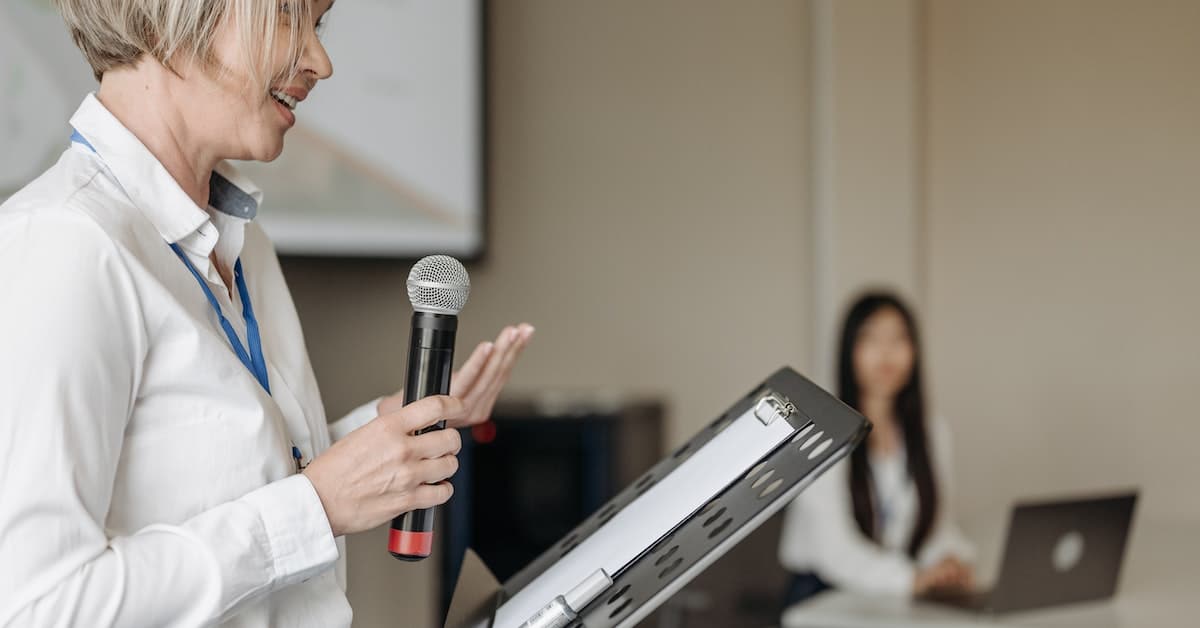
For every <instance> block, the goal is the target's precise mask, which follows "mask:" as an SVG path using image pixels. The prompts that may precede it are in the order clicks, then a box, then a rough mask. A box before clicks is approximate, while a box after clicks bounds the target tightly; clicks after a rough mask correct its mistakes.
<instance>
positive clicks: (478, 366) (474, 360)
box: [450, 342, 496, 399]
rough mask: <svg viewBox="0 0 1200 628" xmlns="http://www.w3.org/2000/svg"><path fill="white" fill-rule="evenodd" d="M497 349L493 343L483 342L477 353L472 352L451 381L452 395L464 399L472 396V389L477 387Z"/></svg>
mask: <svg viewBox="0 0 1200 628" xmlns="http://www.w3.org/2000/svg"><path fill="white" fill-rule="evenodd" d="M495 347H496V344H495V343H493V342H481V343H479V345H478V346H476V347H475V351H473V352H471V357H470V358H468V359H467V361H466V362H465V363H464V364H463V365H462V367H461V368H459V369H458V372H456V373H455V374H454V377H453V378H451V380H450V394H451V395H453V396H455V397H458V398H460V399H461V398H463V397H466V396H467V395H468V394H470V392H471V389H472V388H473V387H474V386H475V382H476V380H477V379H478V378H479V374H480V373H481V372H483V367H484V366H486V365H487V363H488V358H489V357H491V355H492V350H493V349H494V348H495Z"/></svg>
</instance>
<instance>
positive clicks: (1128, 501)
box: [927, 491, 1137, 613]
mask: <svg viewBox="0 0 1200 628" xmlns="http://www.w3.org/2000/svg"><path fill="white" fill-rule="evenodd" d="M1136 503H1137V492H1136V491H1131V492H1127V493H1122V494H1118V495H1111V496H1106V497H1092V498H1086V499H1072V500H1055V501H1049V502H1039V503H1025V504H1018V505H1017V507H1016V508H1015V509H1014V510H1013V513H1012V520H1011V522H1010V523H1009V528H1008V539H1007V540H1006V541H1005V548H1004V557H1003V559H1002V561H1001V563H1000V575H999V577H998V578H997V580H996V585H995V586H994V587H993V588H992V589H991V590H989V591H976V592H934V593H932V594H930V595H929V596H927V599H929V600H931V601H936V602H939V603H945V604H950V605H952V606H956V607H959V608H965V609H969V610H974V611H980V612H986V613H1005V612H1010V611H1020V610H1028V609H1034V608H1043V607H1046V606H1056V605H1059V604H1070V603H1073V602H1084V601H1089V600H1101V599H1107V598H1110V597H1112V596H1113V594H1114V593H1115V592H1116V590H1117V582H1118V580H1119V578H1120V575H1121V564H1122V563H1123V562H1124V557H1125V545H1126V542H1127V541H1128V539H1129V528H1130V524H1131V523H1132V521H1133V510H1134V506H1135V504H1136Z"/></svg>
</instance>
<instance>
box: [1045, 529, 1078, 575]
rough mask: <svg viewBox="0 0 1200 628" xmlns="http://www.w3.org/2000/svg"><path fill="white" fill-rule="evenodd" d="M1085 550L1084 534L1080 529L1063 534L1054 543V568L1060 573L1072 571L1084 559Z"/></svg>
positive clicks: (1052, 557)
mask: <svg viewBox="0 0 1200 628" xmlns="http://www.w3.org/2000/svg"><path fill="white" fill-rule="evenodd" d="M1083 551H1084V544H1083V534H1081V533H1080V532H1079V531H1078V530H1072V531H1070V532H1068V533H1066V534H1064V535H1062V537H1060V538H1059V539H1058V543H1056V544H1055V545H1054V554H1053V555H1052V556H1051V560H1052V561H1053V563H1054V570H1055V571H1057V572H1059V573H1067V572H1068V571H1071V570H1072V569H1074V568H1075V567H1076V566H1078V565H1079V561H1081V560H1083Z"/></svg>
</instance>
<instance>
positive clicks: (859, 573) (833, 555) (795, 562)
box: [779, 445, 914, 596]
mask: <svg viewBox="0 0 1200 628" xmlns="http://www.w3.org/2000/svg"><path fill="white" fill-rule="evenodd" d="M864 446H865V445H864ZM849 469H850V465H849V462H848V461H843V462H841V463H838V464H837V465H836V466H834V467H833V468H832V469H830V470H829V471H828V472H827V473H826V474H825V475H824V476H822V477H821V478H820V479H818V480H817V481H816V482H813V484H812V486H810V487H809V488H808V489H807V490H806V491H804V492H803V493H801V494H800V496H799V497H798V498H796V501H794V502H792V504H791V506H789V507H788V511H787V515H786V517H785V519H784V525H783V534H782V538H781V540H780V544H779V560H780V562H781V563H782V564H783V566H784V567H786V568H787V569H789V570H790V571H793V572H802V571H814V572H816V573H817V575H819V576H820V577H821V578H822V579H823V580H825V581H826V582H828V583H829V584H830V585H832V586H834V587H837V588H839V589H844V590H847V591H854V592H860V593H871V594H883V595H897V596H904V595H909V594H910V593H911V592H912V582H913V574H914V567H913V563H912V561H910V560H909V559H908V557H907V556H905V555H903V554H901V553H898V552H889V551H887V550H885V549H883V548H882V547H880V546H879V545H877V544H876V543H874V542H872V541H871V540H870V539H868V538H867V537H866V536H865V535H863V533H862V531H861V530H859V528H858V524H857V523H856V522H855V521H854V515H853V509H852V507H851V501H850V487H849V477H848V474H849Z"/></svg>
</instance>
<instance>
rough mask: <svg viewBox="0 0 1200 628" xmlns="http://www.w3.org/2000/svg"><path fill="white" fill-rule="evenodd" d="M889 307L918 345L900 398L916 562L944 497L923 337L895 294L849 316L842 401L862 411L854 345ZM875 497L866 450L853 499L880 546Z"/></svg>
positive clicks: (856, 460) (863, 304) (870, 297)
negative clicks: (936, 473) (937, 479)
mask: <svg viewBox="0 0 1200 628" xmlns="http://www.w3.org/2000/svg"><path fill="white" fill-rule="evenodd" d="M888 308H890V309H893V310H895V311H896V312H898V313H899V314H900V316H901V318H903V319H904V323H905V325H906V326H907V327H908V337H909V339H910V341H911V342H912V346H913V365H912V374H911V375H910V376H909V379H908V383H906V384H905V385H904V387H903V388H902V389H900V392H899V394H897V395H896V405H895V408H894V411H895V413H896V419H897V421H898V422H899V427H900V430H901V431H902V432H903V435H904V449H905V455H906V458H907V460H908V475H909V477H911V478H912V480H913V483H914V484H916V487H917V499H918V503H919V508H918V513H917V524H916V527H915V528H914V529H913V535H912V539H910V540H909V543H908V554H909V556H912V557H916V555H917V552H918V551H920V549H921V546H922V545H923V544H924V543H925V540H926V539H927V538H929V532H930V530H931V529H932V528H933V521H934V516H935V514H936V513H937V508H938V492H937V485H936V484H935V483H934V480H933V461H932V459H931V456H930V453H929V446H928V442H927V436H926V431H927V430H926V429H925V395H924V393H923V390H922V388H921V350H920V343H919V342H918V337H917V323H916V320H915V319H914V318H913V315H912V311H911V310H909V309H908V307H907V306H906V305H904V302H903V301H901V300H900V299H899V298H898V297H896V296H895V295H892V294H888V293H880V292H875V293H868V294H865V295H863V296H862V297H860V298H859V299H858V300H857V301H855V303H854V305H853V306H851V307H850V311H849V312H848V313H847V314H846V322H845V324H844V325H843V326H842V344H841V350H840V351H839V352H838V396H839V397H841V398H842V401H843V402H845V403H846V404H847V405H849V406H850V407H852V408H854V409H856V410H858V411H860V412H861V411H862V406H861V403H862V399H861V398H860V397H861V391H860V390H859V388H858V378H857V377H856V376H855V372H854V346H855V344H856V343H857V341H858V336H859V333H860V332H861V331H862V327H863V325H864V324H866V322H867V320H868V319H870V318H871V316H873V315H874V314H876V313H877V312H879V311H881V310H885V309H888ZM873 493H874V490H873V486H872V480H871V469H870V466H869V464H868V461H867V448H866V446H865V445H864V446H862V447H859V448H858V449H855V450H854V453H852V454H851V455H850V497H851V501H852V503H853V505H854V519H855V521H857V522H858V527H859V528H860V529H861V530H862V532H863V534H865V535H867V537H868V538H871V539H874V540H875V541H879V538H878V535H879V533H880V531H879V530H877V529H876V527H877V526H876V521H875V500H874V498H873Z"/></svg>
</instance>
